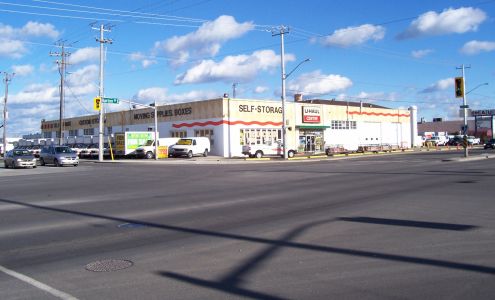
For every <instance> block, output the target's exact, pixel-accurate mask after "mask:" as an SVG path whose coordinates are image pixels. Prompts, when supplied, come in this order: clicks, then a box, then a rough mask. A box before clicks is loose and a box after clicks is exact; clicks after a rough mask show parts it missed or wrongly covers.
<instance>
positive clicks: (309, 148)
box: [301, 135, 316, 152]
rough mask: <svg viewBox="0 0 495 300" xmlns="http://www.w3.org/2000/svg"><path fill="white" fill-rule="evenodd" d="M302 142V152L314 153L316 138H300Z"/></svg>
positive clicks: (310, 136)
mask: <svg viewBox="0 0 495 300" xmlns="http://www.w3.org/2000/svg"><path fill="white" fill-rule="evenodd" d="M301 140H303V141H304V152H315V150H316V147H315V141H316V137H315V136H314V135H305V136H302V137H301Z"/></svg>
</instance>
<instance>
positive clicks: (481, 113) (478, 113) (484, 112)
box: [471, 109, 495, 117]
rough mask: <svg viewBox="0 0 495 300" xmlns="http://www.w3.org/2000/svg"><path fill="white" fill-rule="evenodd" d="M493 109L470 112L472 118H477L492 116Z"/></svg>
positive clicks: (494, 113)
mask: <svg viewBox="0 0 495 300" xmlns="http://www.w3.org/2000/svg"><path fill="white" fill-rule="evenodd" d="M494 115H495V109H479V110H471V116H472V117H478V116H494Z"/></svg>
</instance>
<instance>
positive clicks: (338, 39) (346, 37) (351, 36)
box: [321, 24, 385, 47]
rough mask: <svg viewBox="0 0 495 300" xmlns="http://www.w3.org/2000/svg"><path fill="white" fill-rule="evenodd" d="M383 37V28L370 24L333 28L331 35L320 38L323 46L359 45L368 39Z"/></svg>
mask: <svg viewBox="0 0 495 300" xmlns="http://www.w3.org/2000/svg"><path fill="white" fill-rule="evenodd" d="M384 37H385V28H384V27H382V26H375V25H371V24H364V25H361V26H357V27H347V28H343V29H339V30H335V31H334V32H333V34H332V35H330V36H328V37H325V38H323V39H322V40H321V42H322V44H323V45H325V46H339V47H349V46H355V45H361V44H364V43H366V42H367V41H369V40H373V41H378V40H381V39H383V38H384Z"/></svg>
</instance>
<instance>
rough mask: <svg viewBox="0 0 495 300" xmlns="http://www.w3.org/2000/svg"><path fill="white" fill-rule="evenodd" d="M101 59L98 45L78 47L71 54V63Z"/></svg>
mask: <svg viewBox="0 0 495 300" xmlns="http://www.w3.org/2000/svg"><path fill="white" fill-rule="evenodd" d="M99 59H100V50H99V49H98V48H96V47H86V48H81V49H78V50H77V51H76V52H74V53H72V54H71V56H69V62H70V63H71V64H80V63H84V62H88V61H97V60H99Z"/></svg>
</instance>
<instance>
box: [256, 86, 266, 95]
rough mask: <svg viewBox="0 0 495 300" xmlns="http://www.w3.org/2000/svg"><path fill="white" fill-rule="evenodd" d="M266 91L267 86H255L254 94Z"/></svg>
mask: <svg viewBox="0 0 495 300" xmlns="http://www.w3.org/2000/svg"><path fill="white" fill-rule="evenodd" d="M266 91H268V87H266V86H257V87H256V88H255V89H254V92H255V93H256V94H263V93H265V92H266Z"/></svg>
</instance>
